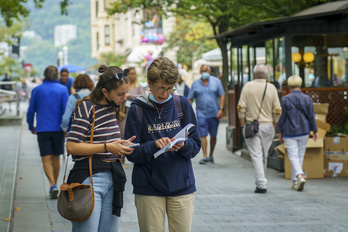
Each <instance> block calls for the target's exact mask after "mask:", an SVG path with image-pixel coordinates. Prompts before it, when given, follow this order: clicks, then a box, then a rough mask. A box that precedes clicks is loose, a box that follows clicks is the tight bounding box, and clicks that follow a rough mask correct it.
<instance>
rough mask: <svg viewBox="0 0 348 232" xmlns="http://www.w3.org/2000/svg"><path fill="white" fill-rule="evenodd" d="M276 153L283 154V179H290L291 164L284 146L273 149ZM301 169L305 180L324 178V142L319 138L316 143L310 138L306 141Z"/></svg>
mask: <svg viewBox="0 0 348 232" xmlns="http://www.w3.org/2000/svg"><path fill="white" fill-rule="evenodd" d="M275 149H276V150H277V151H278V152H285V154H284V156H285V157H284V170H285V178H286V179H290V178H291V163H290V160H289V156H288V153H287V151H286V147H285V144H281V145H279V146H278V147H276V148H275ZM302 169H303V171H304V173H305V178H309V179H310V178H324V140H323V138H319V139H318V140H317V141H316V142H314V141H313V139H312V138H309V139H308V142H307V149H306V154H305V157H304V160H303V166H302Z"/></svg>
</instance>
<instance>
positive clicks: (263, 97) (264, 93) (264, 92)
mask: <svg viewBox="0 0 348 232" xmlns="http://www.w3.org/2000/svg"><path fill="white" fill-rule="evenodd" d="M266 89H267V80H266V85H265V90H264V91H263V96H262V101H261V105H260V110H259V115H258V116H257V120H259V117H260V114H261V108H262V103H263V100H264V99H265V95H266Z"/></svg>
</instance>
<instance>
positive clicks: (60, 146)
mask: <svg viewBox="0 0 348 232" xmlns="http://www.w3.org/2000/svg"><path fill="white" fill-rule="evenodd" d="M68 97H69V94H68V90H67V89H66V88H65V87H64V86H62V85H61V84H59V83H58V69H57V67H55V66H53V65H50V66H48V67H47V68H46V69H45V71H44V80H43V83H42V84H41V85H39V86H37V87H35V88H34V89H33V91H32V94H31V99H30V103H29V108H28V112H27V123H28V126H29V130H30V131H31V132H32V133H33V134H37V140H38V143H39V149H40V155H41V160H42V164H43V168H44V171H45V173H46V176H47V178H48V181H49V183H50V190H49V194H50V197H51V198H52V199H55V198H57V197H58V193H59V190H58V188H57V180H58V175H59V170H60V161H59V155H62V154H64V132H63V131H62V129H61V127H60V124H61V123H62V116H63V113H64V110H65V106H66V102H67V100H68ZM35 114H36V126H35V125H34V116H35Z"/></svg>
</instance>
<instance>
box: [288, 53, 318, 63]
mask: <svg viewBox="0 0 348 232" xmlns="http://www.w3.org/2000/svg"><path fill="white" fill-rule="evenodd" d="M302 58H303V61H304V63H312V62H313V61H314V58H315V57H314V54H313V53H312V52H306V53H305V54H303V56H301V54H300V53H299V52H294V53H292V54H291V60H292V61H293V62H294V63H300V62H301V61H302ZM303 61H302V62H303Z"/></svg>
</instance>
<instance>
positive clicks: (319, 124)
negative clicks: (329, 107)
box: [315, 120, 331, 138]
mask: <svg viewBox="0 0 348 232" xmlns="http://www.w3.org/2000/svg"><path fill="white" fill-rule="evenodd" d="M315 121H316V122H317V127H318V128H321V129H324V130H326V131H330V130H331V125H330V124H329V123H326V122H324V121H320V120H315ZM321 138H324V137H321Z"/></svg>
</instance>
